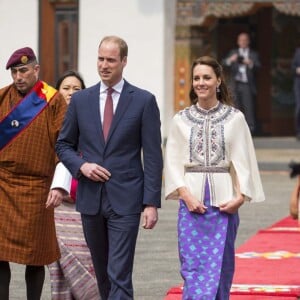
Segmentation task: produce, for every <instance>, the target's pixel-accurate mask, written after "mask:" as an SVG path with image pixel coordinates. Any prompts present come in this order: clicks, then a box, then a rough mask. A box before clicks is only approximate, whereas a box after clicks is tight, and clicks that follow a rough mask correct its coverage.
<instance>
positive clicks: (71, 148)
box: [56, 36, 163, 300]
mask: <svg viewBox="0 0 300 300" xmlns="http://www.w3.org/2000/svg"><path fill="white" fill-rule="evenodd" d="M127 54H128V47H127V44H126V42H125V41H124V40H122V39H121V38H119V37H116V36H107V37H105V38H103V39H102V41H101V42H100V45H99V48H98V61H97V67H98V73H99V75H100V78H101V81H100V82H99V83H97V84H96V85H94V86H92V87H90V88H87V89H85V90H82V91H79V92H76V93H75V94H74V95H73V96H72V101H71V103H70V105H69V107H68V111H67V113H66V117H65V121H64V124H63V127H62V130H61V132H60V135H59V138H58V141H57V144H56V151H57V154H58V156H59V158H60V159H61V161H62V162H63V163H64V164H65V166H66V167H67V168H68V169H69V170H70V172H71V174H72V175H73V176H74V177H76V178H78V181H79V182H78V190H77V199H76V208H77V210H78V211H79V212H80V213H81V216H82V224H83V229H84V234H85V238H86V241H87V244H88V246H89V248H90V251H91V255H92V260H93V264H94V268H95V273H96V277H97V281H98V287H99V291H100V294H101V297H102V300H106V299H109V300H127V299H128V300H129V299H133V294H134V293H133V286H132V270H133V261H134V252H135V246H136V240H137V235H138V230H139V224H140V216H141V213H143V220H142V226H143V227H144V228H145V229H152V228H153V227H154V226H155V224H156V222H157V220H158V213H157V208H159V207H160V201H161V184H162V165H163V163H162V151H161V132H160V115H159V109H158V106H157V103H156V99H155V96H154V95H152V94H151V93H149V92H148V91H145V90H142V89H140V88H138V87H135V86H133V85H131V84H130V83H128V82H127V81H126V80H125V79H124V78H123V75H122V74H123V69H124V67H125V66H126V64H127ZM143 76H144V75H143ZM108 88H113V92H112V100H113V101H112V102H113V113H114V115H113V119H112V123H111V125H110V129H109V131H108V135H107V137H106V138H105V136H104V133H103V130H102V125H103V119H104V117H105V118H106V113H105V112H104V111H105V102H106V101H108V100H106V99H107V94H108Z"/></svg>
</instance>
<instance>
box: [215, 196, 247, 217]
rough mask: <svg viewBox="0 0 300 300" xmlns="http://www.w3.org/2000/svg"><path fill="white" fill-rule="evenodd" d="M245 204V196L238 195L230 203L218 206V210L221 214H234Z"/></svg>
mask: <svg viewBox="0 0 300 300" xmlns="http://www.w3.org/2000/svg"><path fill="white" fill-rule="evenodd" d="M244 202H245V196H244V195H239V196H237V197H236V198H234V199H232V200H231V201H228V202H225V203H223V204H220V206H219V208H220V211H221V212H226V213H228V214H234V213H236V212H237V211H238V209H239V208H240V206H242V205H243V203H244Z"/></svg>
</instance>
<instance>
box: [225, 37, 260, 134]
mask: <svg viewBox="0 0 300 300" xmlns="http://www.w3.org/2000/svg"><path fill="white" fill-rule="evenodd" d="M237 45H238V48H236V49H233V50H231V51H230V52H229V54H228V56H227V57H226V58H225V59H224V60H223V64H224V65H225V66H227V67H230V72H231V81H232V86H233V91H234V94H235V95H234V96H235V103H236V106H237V108H238V109H240V110H241V111H242V112H243V113H244V115H245V118H246V121H247V123H248V126H249V128H250V131H251V133H252V134H253V133H254V132H255V130H256V129H257V128H256V120H255V97H256V92H257V90H256V82H255V76H256V71H257V69H258V68H259V67H260V61H259V57H258V54H257V52H256V51H254V50H252V49H250V47H249V45H250V38H249V34H248V33H245V32H242V33H240V34H239V35H238V38H237Z"/></svg>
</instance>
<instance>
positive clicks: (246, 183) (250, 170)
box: [228, 112, 265, 202]
mask: <svg viewBox="0 0 300 300" xmlns="http://www.w3.org/2000/svg"><path fill="white" fill-rule="evenodd" d="M228 135H229V136H230V144H229V145H228V147H229V153H230V160H231V163H232V166H233V168H234V171H235V174H236V176H237V178H238V181H239V185H240V191H241V193H242V194H243V195H245V196H246V200H248V201H252V202H260V201H264V199H265V196H264V192H263V188H262V183H261V179H260V174H259V170H258V165H257V160H256V154H255V150H254V145H253V141H252V137H251V134H250V131H249V128H248V125H247V123H246V121H245V118H244V116H243V114H242V113H240V112H237V113H236V115H235V117H234V119H233V120H232V124H231V127H230V132H229V134H228Z"/></svg>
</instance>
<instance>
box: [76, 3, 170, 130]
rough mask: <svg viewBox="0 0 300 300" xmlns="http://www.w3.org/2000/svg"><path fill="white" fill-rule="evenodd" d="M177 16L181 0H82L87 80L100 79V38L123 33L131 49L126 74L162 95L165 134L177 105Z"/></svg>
mask: <svg viewBox="0 0 300 300" xmlns="http://www.w3.org/2000/svg"><path fill="white" fill-rule="evenodd" d="M166 3H167V4H166ZM174 19H175V0H168V1H165V0H126V1H124V0H89V5H86V2H85V1H80V9H79V24H80V25H79V71H80V72H81V73H82V75H83V77H84V79H85V81H86V84H87V85H88V86H89V85H92V84H94V83H96V82H98V81H99V75H98V73H97V65H96V63H97V53H98V45H99V42H100V40H101V39H102V38H103V37H104V36H106V35H118V36H120V37H122V38H123V39H124V40H125V41H126V42H127V44H128V48H129V51H128V61H127V66H126V68H125V70H124V77H125V79H126V80H128V81H129V82H130V83H132V84H134V85H137V86H139V87H141V88H144V89H147V90H149V91H151V92H152V93H153V94H154V95H155V96H156V98H157V102H158V105H159V107H160V110H161V119H162V123H163V126H162V130H163V136H164V135H165V132H164V131H165V130H164V129H165V125H164V118H165V115H166V114H167V113H166V109H167V110H168V111H170V109H171V110H172V108H173V104H172V106H170V105H171V104H170V103H173V65H174V59H173V49H174V46H173V43H174V36H173V31H174V30H173V24H170V22H171V23H174ZM170 101H171V102H170Z"/></svg>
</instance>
